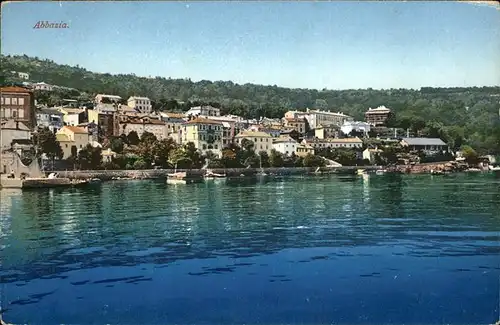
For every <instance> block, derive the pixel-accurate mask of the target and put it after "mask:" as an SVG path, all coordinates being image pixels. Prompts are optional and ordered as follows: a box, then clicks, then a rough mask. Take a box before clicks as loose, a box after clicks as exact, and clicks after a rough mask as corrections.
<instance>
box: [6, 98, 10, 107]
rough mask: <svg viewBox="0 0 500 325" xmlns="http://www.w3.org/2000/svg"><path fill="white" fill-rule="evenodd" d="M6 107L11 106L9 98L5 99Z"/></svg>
mask: <svg viewBox="0 0 500 325" xmlns="http://www.w3.org/2000/svg"><path fill="white" fill-rule="evenodd" d="M5 105H10V98H9V97H7V98H5Z"/></svg>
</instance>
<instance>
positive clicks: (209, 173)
mask: <svg viewBox="0 0 500 325" xmlns="http://www.w3.org/2000/svg"><path fill="white" fill-rule="evenodd" d="M225 177H226V174H217V173H214V172H213V171H211V170H209V169H207V171H206V172H205V176H204V178H205V179H216V178H225Z"/></svg>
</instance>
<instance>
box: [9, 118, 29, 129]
mask: <svg viewBox="0 0 500 325" xmlns="http://www.w3.org/2000/svg"><path fill="white" fill-rule="evenodd" d="M2 129H6V130H22V131H29V130H30V129H29V128H28V127H27V126H26V125H24V124H23V123H22V122H17V121H14V120H7V121H4V122H2Z"/></svg>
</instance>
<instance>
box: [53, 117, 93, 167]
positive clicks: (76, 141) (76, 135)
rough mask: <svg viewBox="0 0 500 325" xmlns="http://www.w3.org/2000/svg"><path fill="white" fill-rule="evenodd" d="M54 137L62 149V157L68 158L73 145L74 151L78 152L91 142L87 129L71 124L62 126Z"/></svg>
mask: <svg viewBox="0 0 500 325" xmlns="http://www.w3.org/2000/svg"><path fill="white" fill-rule="evenodd" d="M56 139H57V141H58V142H59V144H60V145H61V149H62V151H63V159H68V158H69V157H71V153H72V152H71V150H72V149H71V148H72V147H75V148H76V153H78V152H80V150H82V149H83V148H85V147H86V146H87V145H88V144H90V143H91V138H90V135H89V133H88V130H86V129H84V128H81V127H77V126H71V125H66V126H63V127H62V128H61V129H60V130H59V131H57V133H56ZM73 150H74V149H73Z"/></svg>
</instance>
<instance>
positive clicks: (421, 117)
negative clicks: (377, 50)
mask: <svg viewBox="0 0 500 325" xmlns="http://www.w3.org/2000/svg"><path fill="white" fill-rule="evenodd" d="M11 71H18V72H27V73H29V74H30V80H29V81H30V82H41V81H43V82H46V83H48V84H53V85H58V86H65V87H70V88H74V89H76V91H71V90H65V91H62V93H61V94H59V96H60V98H68V97H71V98H76V99H79V100H81V101H85V100H90V99H91V98H92V97H93V96H94V95H95V94H97V93H107V94H115V95H119V96H121V97H123V98H128V97H129V96H133V95H136V96H147V97H149V98H151V99H152V101H153V103H154V108H155V109H157V110H187V109H188V108H189V107H190V106H191V105H195V104H200V103H207V104H208V103H210V104H212V105H214V106H218V107H220V108H221V110H222V112H223V113H226V114H227V113H230V114H236V115H241V116H244V117H252V118H253V117H260V116H267V117H282V116H283V114H284V113H285V112H286V111H287V110H291V109H298V110H304V109H305V108H318V109H327V110H332V111H340V112H343V113H346V114H349V115H351V116H353V117H354V118H356V119H358V120H362V119H363V118H364V117H363V116H364V112H365V111H366V110H367V109H368V108H369V107H377V106H380V105H385V106H387V107H389V108H391V109H392V110H393V112H395V114H396V120H395V121H393V124H394V126H401V127H405V126H406V127H409V128H413V129H414V130H415V131H425V132H421V133H422V134H424V135H435V136H439V137H441V138H443V140H445V141H451V142H452V143H453V144H454V146H455V147H458V146H459V145H461V144H464V143H467V144H470V145H471V146H473V147H474V148H476V149H477V150H478V151H480V152H481V153H486V152H495V153H499V152H500V87H470V88H458V87H457V88H431V87H423V88H421V89H419V90H413V89H385V90H375V89H370V88H369V89H350V90H329V89H323V90H316V89H291V88H283V87H278V86H264V85H255V84H244V85H239V84H236V83H233V82H231V81H215V82H212V81H208V80H202V81H198V82H193V81H191V80H190V79H171V78H165V77H159V76H157V77H152V78H146V77H138V76H136V75H134V74H129V75H125V74H118V75H111V74H107V73H104V74H101V73H94V72H91V71H88V70H86V69H84V68H82V67H79V66H76V67H71V66H68V65H60V64H57V63H55V62H53V61H51V60H44V59H39V58H32V57H28V56H25V55H24V56H1V75H2V79H3V80H2V82H3V83H12V82H20V81H24V80H21V79H19V78H17V77H16V76H15V75H14V74H12V73H11ZM387 77H390V76H387ZM56 95H57V94H56ZM64 96H66V97H64ZM56 99H57V98H56ZM48 100H50V98H48V99H47V101H48Z"/></svg>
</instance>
